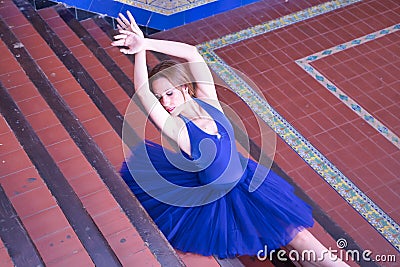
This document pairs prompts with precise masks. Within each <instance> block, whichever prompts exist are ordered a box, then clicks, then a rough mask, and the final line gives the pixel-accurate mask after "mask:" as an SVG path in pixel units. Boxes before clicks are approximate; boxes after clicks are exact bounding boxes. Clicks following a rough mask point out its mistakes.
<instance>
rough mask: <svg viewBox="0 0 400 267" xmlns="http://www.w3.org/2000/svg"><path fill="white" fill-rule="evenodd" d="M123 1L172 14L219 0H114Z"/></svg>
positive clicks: (163, 13) (142, 7) (138, 6)
mask: <svg viewBox="0 0 400 267" xmlns="http://www.w3.org/2000/svg"><path fill="white" fill-rule="evenodd" d="M114 1H117V2H121V3H124V4H127V5H130V6H134V7H137V8H141V9H145V10H148V11H152V12H156V13H159V14H162V15H167V16H168V15H172V14H175V13H178V12H182V11H185V10H189V9H192V8H195V7H198V6H201V5H205V4H208V3H211V2H215V1H217V0H194V1H189V0H174V1H171V0H155V1H145V0H114Z"/></svg>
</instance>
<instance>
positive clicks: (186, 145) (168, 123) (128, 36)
mask: <svg viewBox="0 0 400 267" xmlns="http://www.w3.org/2000/svg"><path fill="white" fill-rule="evenodd" d="M120 33H121V34H119V35H116V36H114V38H115V39H116V41H114V42H113V43H112V45H113V46H125V47H128V48H127V49H125V48H122V49H120V50H121V52H123V53H131V54H135V66H134V84H135V95H136V96H137V97H138V99H139V101H140V102H141V103H142V105H143V107H144V108H145V110H146V112H147V114H148V115H149V116H150V118H151V119H152V121H153V122H154V123H155V125H156V126H157V127H158V128H159V129H160V130H161V132H162V133H163V134H165V135H166V136H168V137H170V138H171V139H172V140H175V141H176V142H177V143H178V145H179V147H180V148H181V149H182V150H183V151H185V152H186V153H188V154H190V142H189V138H188V136H186V135H187V134H186V135H182V134H181V130H182V129H184V128H185V124H184V122H183V121H182V120H181V119H179V118H178V117H175V116H171V115H170V114H169V113H168V112H167V111H166V110H165V109H164V107H163V106H162V105H161V104H160V102H159V101H158V99H157V98H156V97H155V96H154V95H153V93H152V92H151V91H150V87H149V80H148V73H147V66H146V51H145V50H144V49H143V43H142V40H143V37H141V36H140V35H138V34H136V33H134V32H131V31H123V30H122V31H120Z"/></svg>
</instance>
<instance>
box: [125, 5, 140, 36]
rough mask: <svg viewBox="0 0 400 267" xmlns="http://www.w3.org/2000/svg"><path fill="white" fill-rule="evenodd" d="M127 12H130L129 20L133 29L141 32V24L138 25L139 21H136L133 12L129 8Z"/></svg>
mask: <svg viewBox="0 0 400 267" xmlns="http://www.w3.org/2000/svg"><path fill="white" fill-rule="evenodd" d="M127 13H128V17H129V20H130V21H131V26H132V27H131V28H132V30H133V31H134V32H135V33H137V34H139V32H140V31H141V30H140V28H139V26H138V25H137V23H136V21H135V18H134V17H133V16H132V14H131V12H129V10H128V11H127Z"/></svg>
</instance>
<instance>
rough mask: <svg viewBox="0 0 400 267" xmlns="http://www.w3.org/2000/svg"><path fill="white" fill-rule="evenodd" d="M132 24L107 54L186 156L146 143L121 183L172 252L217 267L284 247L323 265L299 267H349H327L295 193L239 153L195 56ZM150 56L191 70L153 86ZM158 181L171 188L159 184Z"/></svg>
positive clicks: (162, 69)
mask: <svg viewBox="0 0 400 267" xmlns="http://www.w3.org/2000/svg"><path fill="white" fill-rule="evenodd" d="M128 17H129V20H128V19H126V18H125V17H124V16H123V15H121V14H120V18H119V19H118V23H119V29H120V34H118V35H116V36H115V39H116V40H115V41H114V42H113V43H112V45H114V46H120V47H122V48H121V49H120V51H121V52H122V53H125V54H134V55H135V66H134V84H135V91H136V93H135V95H136V96H137V97H138V98H139V100H140V102H141V104H142V105H143V107H144V109H145V111H146V112H147V114H148V115H149V117H150V119H151V120H152V121H153V123H154V124H155V125H156V126H157V127H158V128H159V129H160V131H161V132H162V134H163V135H166V136H167V137H169V138H170V139H171V140H174V141H175V142H176V144H177V146H178V147H179V150H180V151H181V152H182V153H174V152H171V151H167V150H165V149H164V148H163V147H162V146H160V145H158V144H155V143H152V142H149V141H146V142H145V143H144V145H143V146H142V147H141V148H140V146H138V147H135V148H133V149H132V151H133V152H132V153H133V154H132V156H131V158H130V159H129V160H128V161H127V162H125V163H124V164H123V167H122V169H121V175H122V177H123V178H124V180H125V181H126V183H127V184H128V185H129V187H130V188H131V189H132V191H133V192H134V193H135V195H136V196H137V197H138V199H139V200H140V201H141V203H142V205H143V206H144V207H145V208H146V210H147V211H148V212H149V214H150V216H151V217H152V218H153V219H154V221H155V223H156V224H157V225H158V227H159V228H160V230H161V231H162V232H163V233H164V235H165V236H166V237H167V239H168V240H169V241H170V243H171V244H172V245H173V246H174V247H175V248H177V249H179V250H182V251H185V252H194V253H199V254H202V255H217V256H218V257H220V258H226V257H235V256H237V255H257V254H258V255H260V251H263V250H264V248H267V250H268V251H271V250H275V249H278V248H279V247H280V246H286V245H288V244H289V245H291V246H292V247H293V248H295V249H296V250H297V251H298V252H299V253H301V252H302V251H304V250H313V252H315V254H316V255H317V256H318V255H325V257H324V259H318V260H315V261H314V262H312V261H310V262H309V263H305V265H318V266H347V265H346V264H345V263H343V262H341V261H340V260H337V261H334V260H332V256H333V255H331V254H330V253H327V252H328V251H327V249H326V248H325V247H324V246H323V245H322V244H321V243H320V242H319V241H318V240H317V239H316V238H315V237H314V236H312V235H311V233H310V232H309V231H307V230H306V228H309V227H312V226H313V223H314V222H313V218H312V214H311V208H310V207H309V206H308V205H307V204H306V203H304V202H303V201H302V200H300V199H299V198H297V197H296V196H295V195H294V194H293V188H292V187H291V186H290V185H289V184H288V183H287V182H286V181H284V180H283V179H282V178H281V177H279V176H278V175H277V174H275V173H274V172H273V171H272V170H267V171H266V170H265V169H263V167H262V166H261V165H259V164H257V163H256V162H254V161H252V160H250V159H247V158H244V157H243V156H242V155H240V154H239V153H238V152H237V148H236V145H235V140H234V135H233V129H232V126H231V125H230V123H229V121H228V120H227V118H226V116H225V115H224V113H223V110H222V108H221V105H220V103H219V101H218V97H217V93H216V90H215V85H214V83H213V82H212V76H211V73H210V70H209V69H208V67H207V66H206V64H205V62H204V60H203V58H202V56H201V55H200V54H199V53H198V51H197V49H196V48H195V47H194V46H191V45H188V44H184V43H179V42H172V41H165V40H153V39H148V38H144V37H143V33H142V32H141V31H140V29H139V27H138V26H137V24H136V23H135V21H134V18H133V17H132V15H131V14H130V13H129V12H128ZM146 50H152V51H156V52H161V53H165V54H168V55H170V56H174V57H178V58H181V59H184V60H185V61H186V62H187V63H188V66H187V68H186V66H184V65H182V64H178V63H176V62H172V61H165V62H162V63H160V64H159V65H157V66H156V67H155V68H154V69H153V70H152V72H151V73H150V77H151V78H150V81H149V79H148V73H147V68H146V55H145V52H146ZM192 81H196V82H195V83H193V82H192ZM181 154H183V156H181V157H180V155H181ZM144 155H145V156H144ZM177 162H178V163H177ZM180 162H183V164H180ZM258 169H261V172H257V170H258ZM256 173H258V174H256ZM259 173H263V174H264V175H266V177H264V178H265V180H264V182H263V183H262V184H261V186H259V188H258V189H257V190H256V191H254V192H249V190H248V188H249V184H250V181H251V179H252V178H253V176H254V175H259ZM158 175H159V176H160V177H162V178H164V179H165V180H167V181H168V182H169V183H168V182H167V183H162V182H159V179H158ZM154 177H157V178H156V179H154ZM171 184H173V186H172V187H169V186H171ZM174 186H175V187H174ZM188 189H193V190H188ZM197 189H199V190H197ZM196 190H197V191H196Z"/></svg>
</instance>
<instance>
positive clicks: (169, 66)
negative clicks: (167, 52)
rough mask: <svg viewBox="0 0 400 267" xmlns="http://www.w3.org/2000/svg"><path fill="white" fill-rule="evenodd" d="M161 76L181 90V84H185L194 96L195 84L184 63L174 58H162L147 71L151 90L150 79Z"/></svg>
mask: <svg viewBox="0 0 400 267" xmlns="http://www.w3.org/2000/svg"><path fill="white" fill-rule="evenodd" d="M161 77H163V78H165V79H167V80H168V81H169V82H170V83H171V84H172V85H173V86H175V87H176V88H178V89H179V90H181V87H182V86H187V88H188V93H189V95H190V96H191V97H196V86H195V83H194V82H193V78H192V75H191V73H190V71H189V70H188V69H187V67H186V64H181V63H179V62H177V61H174V60H164V61H162V62H160V63H158V64H157V65H156V66H155V67H154V68H153V69H152V70H151V71H150V73H149V79H150V90H151V91H152V92H153V88H152V81H154V80H156V79H158V78H161ZM181 91H182V90H181Z"/></svg>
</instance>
